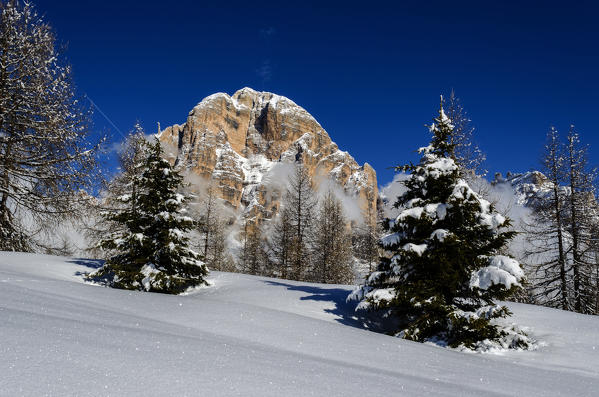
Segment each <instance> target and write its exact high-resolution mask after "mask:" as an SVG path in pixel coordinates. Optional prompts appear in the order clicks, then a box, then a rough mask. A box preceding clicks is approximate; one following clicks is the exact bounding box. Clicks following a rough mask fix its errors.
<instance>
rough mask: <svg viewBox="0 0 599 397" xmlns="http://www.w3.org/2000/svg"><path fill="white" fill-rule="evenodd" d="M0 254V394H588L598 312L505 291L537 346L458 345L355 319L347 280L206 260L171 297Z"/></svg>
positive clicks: (48, 260) (594, 373)
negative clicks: (388, 331)
mask: <svg viewBox="0 0 599 397" xmlns="http://www.w3.org/2000/svg"><path fill="white" fill-rule="evenodd" d="M97 265H98V262H97V261H90V260H79V259H73V258H59V257H53V256H44V255H31V254H19V253H5V252H3V253H0V395H1V396H20V395H23V396H39V395H49V396H75V395H77V396H122V395H126V396H149V395H153V396H154V395H156V396H162V395H165V396H166V395H182V396H197V395H206V396H236V395H238V396H310V395H314V396H342V395H378V394H381V395H387V396H404V395H405V396H422V395H424V396H429V395H430V396H439V395H441V396H458V395H459V396H480V395H488V396H494V395H497V396H510V395H511V396H538V395H544V396H593V395H597V390H599V337H598V335H599V317H594V316H584V315H579V314H575V313H569V312H563V311H560V310H553V309H547V308H542V307H536V306H530V305H523V304H513V303H509V304H508V305H509V307H510V309H511V310H512V311H513V312H514V316H513V317H512V318H511V319H510V320H509V321H513V322H516V323H518V324H519V325H520V326H522V327H528V329H529V332H530V333H532V335H533V337H535V338H537V339H539V340H541V342H542V344H541V346H540V347H539V349H538V350H536V351H532V352H522V351H510V352H503V353H502V354H467V353H460V352H457V351H453V350H449V349H443V348H440V347H437V346H431V345H423V344H419V343H414V342H409V341H405V340H401V339H397V338H393V337H390V336H386V335H381V334H376V333H373V332H370V331H367V330H364V329H360V328H359V327H358V323H357V321H356V320H355V319H353V318H352V317H353V307H354V305H353V304H347V303H345V297H346V296H347V295H348V293H349V292H350V291H351V289H352V287H351V286H339V285H320V284H309V283H298V282H292V281H287V280H277V279H269V278H264V277H254V276H248V275H241V274H228V273H219V272H212V273H211V274H210V276H209V280H210V281H211V283H212V285H211V286H210V287H205V288H199V289H197V290H195V291H192V292H190V293H189V294H187V295H183V296H169V295H161V294H152V293H143V292H131V291H122V290H113V289H108V288H103V287H99V286H94V285H90V284H84V283H83V282H82V278H81V273H84V272H89V271H92V270H93V267H94V266H97Z"/></svg>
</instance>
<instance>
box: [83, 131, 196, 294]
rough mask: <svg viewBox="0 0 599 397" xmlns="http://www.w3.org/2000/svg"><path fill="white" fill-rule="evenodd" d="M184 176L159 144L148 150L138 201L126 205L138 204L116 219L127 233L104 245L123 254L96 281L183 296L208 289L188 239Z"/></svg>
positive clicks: (129, 197)
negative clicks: (194, 289)
mask: <svg viewBox="0 0 599 397" xmlns="http://www.w3.org/2000/svg"><path fill="white" fill-rule="evenodd" d="M182 182H183V178H182V176H181V175H180V174H179V173H178V172H177V171H176V170H175V169H174V168H173V167H172V166H171V164H170V163H169V162H168V161H167V160H165V159H164V158H163V157H162V149H161V147H160V142H159V141H158V140H157V139H156V141H155V142H154V143H153V144H149V147H148V153H147V157H146V158H145V160H144V165H143V173H142V174H141V175H139V177H138V180H135V181H133V182H132V183H135V184H136V186H137V189H136V197H135V198H134V197H133V196H132V195H131V194H126V195H123V196H121V197H120V200H121V201H122V202H123V203H129V202H130V201H131V200H133V199H135V200H136V205H135V206H126V207H124V208H123V210H122V211H120V212H119V213H117V214H115V215H111V220H112V221H115V222H119V223H121V224H123V225H124V226H125V230H124V231H122V232H117V233H115V234H112V235H111V236H110V237H109V238H107V239H106V240H104V242H103V245H104V246H105V247H106V248H108V249H113V250H117V251H118V254H117V255H115V256H113V257H111V258H110V259H108V260H107V262H106V264H105V265H104V267H102V268H101V269H100V270H99V271H98V272H96V273H95V274H93V275H92V277H98V278H107V279H108V280H109V284H110V285H111V286H113V287H116V288H124V289H136V290H145V291H153V292H163V293H180V292H183V291H184V290H185V289H187V288H188V287H192V286H197V285H201V284H204V283H205V280H204V277H205V276H206V274H207V273H208V270H207V269H206V266H205V265H204V263H203V262H202V261H201V260H200V259H199V258H200V257H199V254H197V253H195V252H194V251H192V250H191V249H190V248H189V247H188V237H187V236H186V233H187V232H188V231H189V230H190V229H191V228H192V226H193V221H192V219H191V218H190V217H188V216H186V215H185V213H186V209H185V208H184V206H183V205H184V203H185V199H186V198H185V196H184V195H183V194H180V193H179V192H178V191H179V190H180V188H181V185H182Z"/></svg>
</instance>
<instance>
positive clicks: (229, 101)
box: [160, 88, 378, 218]
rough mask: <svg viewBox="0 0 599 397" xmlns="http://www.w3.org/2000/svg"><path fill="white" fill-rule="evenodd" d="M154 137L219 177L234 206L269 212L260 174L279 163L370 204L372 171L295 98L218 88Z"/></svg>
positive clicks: (198, 169)
mask: <svg viewBox="0 0 599 397" xmlns="http://www.w3.org/2000/svg"><path fill="white" fill-rule="evenodd" d="M160 140H161V141H162V142H164V143H166V144H169V145H170V146H172V147H175V148H176V156H177V161H178V162H180V163H183V164H185V165H187V166H188V167H189V169H190V170H191V171H193V172H194V173H195V174H197V175H200V176H202V177H205V178H211V179H212V180H214V181H216V182H217V185H218V187H219V190H220V194H221V197H222V198H223V199H224V200H226V201H227V202H228V203H229V204H230V205H231V206H232V207H234V208H240V207H242V208H245V210H246V211H254V212H255V215H256V216H258V217H259V218H269V217H271V216H272V215H273V214H274V212H276V209H277V208H278V204H277V203H276V202H272V201H269V200H276V199H272V198H273V197H278V196H280V195H276V194H275V195H270V194H266V192H265V190H266V187H265V185H264V183H263V179H264V176H265V175H266V174H267V173H268V172H269V170H270V169H272V167H273V166H274V165H275V164H277V163H290V164H291V163H300V162H301V163H302V164H303V165H304V166H305V167H306V169H307V171H308V173H309V174H310V176H311V177H312V178H313V180H314V182H316V183H317V182H318V180H319V179H321V178H322V177H331V178H333V179H334V180H336V181H337V182H338V183H339V184H340V185H341V186H342V187H343V188H344V190H345V192H346V193H347V194H349V195H350V196H353V197H355V198H356V200H358V201H359V204H360V206H361V207H362V208H365V207H366V205H367V202H368V201H370V202H371V203H372V204H373V205H374V206H375V208H376V199H377V196H378V189H377V184H376V173H375V171H374V169H372V167H371V166H370V165H368V164H364V165H363V166H360V165H359V164H358V163H357V162H356V161H355V160H354V159H353V157H352V156H351V155H350V154H349V153H347V152H344V151H341V150H339V148H338V146H337V145H336V144H335V143H334V142H332V141H331V138H330V137H329V135H328V134H327V132H326V131H325V130H324V129H323V128H322V126H321V125H320V124H319V123H318V122H317V121H316V120H315V119H314V118H313V117H312V116H311V115H310V114H309V113H308V112H307V111H306V110H305V109H303V108H302V107H300V106H298V105H297V104H295V103H294V102H293V101H291V100H289V99H287V98H285V97H282V96H279V95H276V94H272V93H269V92H258V91H255V90H253V89H251V88H243V89H241V90H239V91H237V92H236V93H235V94H233V95H232V96H229V95H227V94H224V93H216V94H213V95H210V96H208V97H207V98H205V99H204V100H202V101H201V102H200V103H199V104H198V105H197V106H195V107H194V108H193V109H192V110H191V112H189V116H188V118H187V121H186V123H185V124H183V125H174V126H172V127H168V128H166V129H165V130H163V131H161V133H160Z"/></svg>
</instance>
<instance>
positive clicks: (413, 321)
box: [350, 106, 526, 348]
mask: <svg viewBox="0 0 599 397" xmlns="http://www.w3.org/2000/svg"><path fill="white" fill-rule="evenodd" d="M429 128H430V131H431V133H432V134H433V137H432V142H431V144H430V145H429V146H428V147H425V148H421V149H420V153H421V154H422V159H421V160H420V163H419V164H418V165H409V166H405V167H400V169H402V170H404V171H409V172H410V176H409V178H408V179H407V180H406V181H405V182H404V183H405V186H406V188H407V191H406V192H405V193H404V194H403V195H401V196H399V197H398V199H397V202H396V203H395V206H396V207H398V208H400V209H401V212H400V214H399V216H397V218H396V219H393V220H387V221H386V231H387V234H386V235H385V236H384V237H383V238H382V239H381V245H382V248H384V249H385V250H386V251H387V252H388V253H389V254H390V255H388V256H386V257H383V258H382V259H381V262H380V263H379V266H378V269H377V270H376V271H374V272H372V273H371V274H370V275H369V277H368V278H367V280H366V282H365V284H364V285H363V286H361V287H359V288H358V289H356V291H354V293H353V294H352V295H351V296H350V298H353V299H356V300H360V301H361V302H360V303H359V305H358V308H357V310H362V309H369V310H382V311H383V313H384V315H385V316H386V318H387V319H388V320H392V323H393V328H394V329H393V333H394V334H395V335H397V336H400V337H403V338H406V339H410V340H415V341H420V342H424V341H435V342H437V343H441V344H448V345H450V346H452V347H458V346H462V347H467V348H477V347H482V346H484V345H487V346H488V345H489V344H491V345H492V344H494V343H495V342H498V343H499V344H501V345H502V346H503V347H507V346H511V347H515V346H523V345H525V343H526V342H525V338H524V337H523V336H522V335H520V334H517V333H514V332H512V333H511V335H509V337H508V332H507V331H506V330H502V329H500V328H499V327H498V326H497V325H495V324H493V323H492V322H491V320H493V319H496V318H500V317H505V316H508V315H509V314H510V313H509V311H508V309H507V308H506V307H504V306H499V305H497V304H495V302H494V300H495V299H504V298H507V297H508V296H509V295H510V294H512V293H513V292H515V291H516V290H517V289H518V288H519V287H520V283H521V281H522V279H523V271H522V269H521V268H520V266H519V264H518V262H516V261H515V260H514V259H512V258H510V257H507V256H503V255H499V251H500V250H501V249H502V248H503V247H504V246H505V244H506V243H507V242H508V241H509V240H510V239H511V238H512V237H513V236H514V232H511V231H507V230H506V228H507V227H508V226H509V225H510V221H509V220H508V219H506V218H504V217H503V216H502V215H500V214H498V213H497V212H495V210H494V208H493V205H491V204H490V203H489V202H488V201H486V200H484V199H482V198H481V197H480V196H479V195H478V194H477V193H476V192H474V191H473V190H472V189H471V188H470V187H469V186H468V184H467V183H466V181H465V180H464V172H463V171H462V169H461V168H460V167H459V166H458V165H456V162H455V159H454V158H452V157H451V153H453V147H452V146H453V144H452V143H451V141H450V139H449V137H450V135H451V132H452V129H453V125H452V124H451V120H450V119H449V118H448V117H447V116H446V115H445V113H444V111H443V107H442V106H441V108H440V111H439V116H438V117H437V118H436V119H434V123H433V124H432V125H431V126H430V127H429Z"/></svg>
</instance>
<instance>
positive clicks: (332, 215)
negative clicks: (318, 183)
mask: <svg viewBox="0 0 599 397" xmlns="http://www.w3.org/2000/svg"><path fill="white" fill-rule="evenodd" d="M314 229H315V231H314V239H313V247H312V249H313V254H312V258H313V268H312V280H314V281H317V282H320V283H332V284H345V283H351V282H353V281H354V274H353V269H352V262H353V257H352V249H351V248H352V247H351V234H350V231H349V227H348V222H347V219H346V218H345V215H344V213H343V207H342V204H341V202H340V201H339V200H338V199H337V198H336V197H335V196H334V195H333V193H332V192H331V191H328V192H327V193H326V194H325V196H324V197H323V199H322V200H321V203H320V207H319V208H318V216H317V217H316V222H315V227H314Z"/></svg>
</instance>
